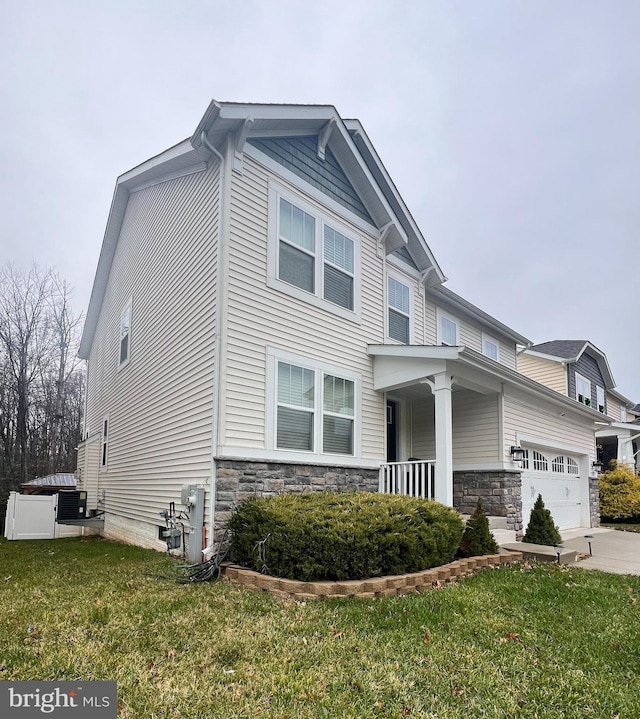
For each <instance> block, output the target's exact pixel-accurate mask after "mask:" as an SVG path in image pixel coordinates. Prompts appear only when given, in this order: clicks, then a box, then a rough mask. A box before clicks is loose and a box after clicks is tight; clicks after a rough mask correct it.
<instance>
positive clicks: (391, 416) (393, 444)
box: [387, 400, 399, 462]
mask: <svg viewBox="0 0 640 719" xmlns="http://www.w3.org/2000/svg"><path fill="white" fill-rule="evenodd" d="M398 461H399V460H398V403H397V402H394V401H393V400H387V462H398Z"/></svg>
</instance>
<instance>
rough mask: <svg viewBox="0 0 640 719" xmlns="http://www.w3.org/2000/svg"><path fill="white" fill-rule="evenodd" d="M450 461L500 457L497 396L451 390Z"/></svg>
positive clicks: (462, 462) (493, 459)
mask: <svg viewBox="0 0 640 719" xmlns="http://www.w3.org/2000/svg"><path fill="white" fill-rule="evenodd" d="M451 400H452V402H451V404H452V419H453V465H454V469H455V466H456V464H463V465H468V464H472V463H477V462H480V463H482V462H497V461H499V460H500V459H501V457H500V432H499V426H498V417H499V413H498V396H497V395H486V396H485V395H482V394H478V393H476V392H471V391H460V392H454V393H453V394H452V397H451Z"/></svg>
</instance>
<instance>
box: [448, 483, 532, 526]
mask: <svg viewBox="0 0 640 719" xmlns="http://www.w3.org/2000/svg"><path fill="white" fill-rule="evenodd" d="M478 499H480V500H482V507H483V509H484V513H485V514H486V515H487V516H491V517H505V519H506V522H507V526H506V529H509V530H511V531H514V532H515V533H516V537H517V538H518V539H520V538H521V537H522V529H523V528H522V479H521V475H520V472H514V471H509V470H496V471H483V472H481V471H470V472H454V473H453V506H454V507H455V508H456V509H457V510H458V512H460V514H473V512H474V510H475V508H476V505H477V503H478Z"/></svg>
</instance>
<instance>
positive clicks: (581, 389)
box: [576, 372, 591, 407]
mask: <svg viewBox="0 0 640 719" xmlns="http://www.w3.org/2000/svg"><path fill="white" fill-rule="evenodd" d="M576 399H577V400H578V402H582V404H586V405H587V407H591V382H590V380H588V379H587V378H586V377H583V376H582V375H581V374H578V373H577V372H576Z"/></svg>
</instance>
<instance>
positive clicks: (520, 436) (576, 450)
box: [516, 431, 590, 471]
mask: <svg viewBox="0 0 640 719" xmlns="http://www.w3.org/2000/svg"><path fill="white" fill-rule="evenodd" d="M516 442H517V444H519V445H520V446H522V445H523V444H525V445H527V446H529V447H540V448H541V449H553V450H556V451H557V452H569V453H570V454H577V455H585V454H590V452H588V451H587V448H586V447H585V446H580V445H577V444H569V443H568V442H558V441H557V440H556V439H551V438H549V437H538V436H536V435H533V434H526V433H524V432H518V431H516ZM524 471H527V470H524Z"/></svg>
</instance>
